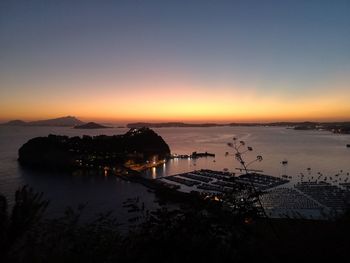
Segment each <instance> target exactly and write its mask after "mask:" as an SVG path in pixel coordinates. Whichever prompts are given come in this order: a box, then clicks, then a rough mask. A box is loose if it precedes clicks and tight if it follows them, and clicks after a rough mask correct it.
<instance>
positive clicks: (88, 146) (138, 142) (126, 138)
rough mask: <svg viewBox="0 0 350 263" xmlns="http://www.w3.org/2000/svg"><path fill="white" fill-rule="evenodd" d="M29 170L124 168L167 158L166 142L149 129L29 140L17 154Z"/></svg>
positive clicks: (168, 153)
mask: <svg viewBox="0 0 350 263" xmlns="http://www.w3.org/2000/svg"><path fill="white" fill-rule="evenodd" d="M18 154H19V158H18V160H19V162H20V163H21V164H22V165H24V166H27V167H31V168H39V169H50V170H73V169H79V168H85V169H93V168H96V169H98V168H101V167H105V166H107V167H110V168H112V167H116V166H120V167H122V166H123V164H124V163H125V162H126V161H130V160H131V161H133V162H135V163H142V162H145V161H147V160H151V159H154V158H155V157H156V158H157V159H161V158H167V157H168V156H169V155H170V149H169V146H168V145H167V144H166V142H165V141H164V140H163V139H162V137H160V136H159V135H158V134H156V133H155V132H154V131H152V130H150V129H148V128H142V129H131V130H130V131H128V132H127V133H126V134H124V135H114V136H106V135H99V136H94V137H91V136H87V135H84V136H83V137H68V136H58V135H49V136H48V137H37V138H33V139H31V140H29V141H28V142H27V143H25V144H24V145H23V146H22V147H21V148H20V149H19V151H18Z"/></svg>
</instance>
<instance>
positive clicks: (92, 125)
mask: <svg viewBox="0 0 350 263" xmlns="http://www.w3.org/2000/svg"><path fill="white" fill-rule="evenodd" d="M105 128H112V127H108V126H103V125H101V124H98V123H96V122H88V123H86V124H82V125H77V126H75V127H74V129H105Z"/></svg>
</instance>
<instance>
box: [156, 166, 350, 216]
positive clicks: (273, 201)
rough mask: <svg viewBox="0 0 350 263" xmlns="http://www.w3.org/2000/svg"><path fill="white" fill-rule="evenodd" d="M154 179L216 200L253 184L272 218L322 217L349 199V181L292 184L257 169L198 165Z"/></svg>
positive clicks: (181, 190)
mask: <svg viewBox="0 0 350 263" xmlns="http://www.w3.org/2000/svg"><path fill="white" fill-rule="evenodd" d="M156 180H157V181H158V182H160V183H161V184H163V185H164V186H166V187H169V188H171V189H175V190H176V191H179V192H183V193H198V194H200V195H202V196H206V197H208V196H210V197H214V198H216V199H217V200H220V199H222V198H224V196H225V194H226V195H227V194H230V193H234V192H236V193H237V192H239V191H245V190H247V189H249V188H251V187H254V189H255V190H256V191H259V193H260V198H261V203H262V206H263V207H264V209H265V210H266V212H267V215H268V216H271V217H274V218H285V217H298V218H309V219H322V218H324V219H325V218H326V217H327V216H328V215H330V214H331V213H341V212H343V211H344V210H345V209H346V208H347V207H348V205H349V202H350V191H349V189H350V187H349V184H345V183H344V184H342V188H343V189H342V188H340V187H338V186H336V185H332V184H330V183H326V182H319V183H317V182H299V183H297V184H295V185H292V184H290V181H289V180H287V179H285V178H280V177H274V176H270V175H265V174H258V173H251V174H242V175H239V176H236V175H235V174H234V173H230V172H221V171H213V170H208V169H202V170H195V171H191V172H187V173H181V174H176V175H172V176H165V177H161V178H158V179H156Z"/></svg>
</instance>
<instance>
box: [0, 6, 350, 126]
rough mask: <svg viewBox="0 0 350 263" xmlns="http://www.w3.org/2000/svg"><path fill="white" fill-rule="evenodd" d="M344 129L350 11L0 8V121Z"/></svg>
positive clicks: (348, 106)
mask: <svg viewBox="0 0 350 263" xmlns="http://www.w3.org/2000/svg"><path fill="white" fill-rule="evenodd" d="M65 115H74V116H77V117H78V118H81V119H82V120H95V121H115V122H127V121H216V122H227V121H229V122H231V121H280V120H286V121H299V120H323V121H338V120H348V121H350V1H348V0H345V1H340V0H339V1H337V0H329V1H322V0H314V1H313V0H309V1H299V0H291V1H269V0H266V1H261V0H256V1H249V0H248V1H243V0H242V1H234V0H231V1H224V0H216V1H214V0H211V1H205V0H197V1H194V0H193V1H190V0H183V1H181V0H173V1H168V0H159V1H152V0H125V1H122V0H118V1H111V0H105V1H97V0H96V1H88V0H84V1H72V0H69V1H64V0H61V1H31V0H24V1H11V0H4V1H0V121H6V120H10V119H23V120H34V119H45V118H54V117H60V116H65Z"/></svg>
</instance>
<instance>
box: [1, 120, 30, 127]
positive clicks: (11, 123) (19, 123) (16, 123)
mask: <svg viewBox="0 0 350 263" xmlns="http://www.w3.org/2000/svg"><path fill="white" fill-rule="evenodd" d="M1 125H7V126H24V125H27V123H26V122H25V121H22V120H13V121H9V122H5V123H2V124H1Z"/></svg>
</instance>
